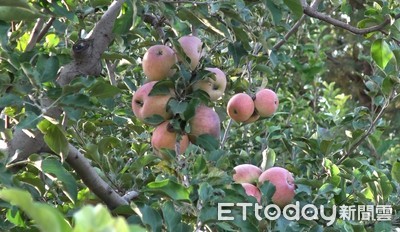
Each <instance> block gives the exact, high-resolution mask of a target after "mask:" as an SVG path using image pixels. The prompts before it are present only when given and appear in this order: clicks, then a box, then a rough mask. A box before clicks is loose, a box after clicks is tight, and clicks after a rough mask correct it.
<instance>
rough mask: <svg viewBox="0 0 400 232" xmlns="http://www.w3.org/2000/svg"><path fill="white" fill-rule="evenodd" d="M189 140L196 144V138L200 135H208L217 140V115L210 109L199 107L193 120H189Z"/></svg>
mask: <svg viewBox="0 0 400 232" xmlns="http://www.w3.org/2000/svg"><path fill="white" fill-rule="evenodd" d="M189 125H190V133H189V139H190V141H191V142H192V143H196V138H197V137H198V136H200V135H202V134H209V135H211V136H213V137H214V138H216V139H217V140H218V139H219V136H220V133H221V126H220V119H219V116H218V114H217V113H216V112H215V111H214V110H213V109H212V108H210V107H207V106H205V105H199V106H198V107H197V108H196V111H195V114H194V116H193V118H191V119H190V120H189Z"/></svg>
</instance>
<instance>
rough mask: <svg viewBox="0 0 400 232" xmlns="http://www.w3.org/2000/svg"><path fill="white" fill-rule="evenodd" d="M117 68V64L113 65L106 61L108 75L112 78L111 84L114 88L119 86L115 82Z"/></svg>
mask: <svg viewBox="0 0 400 232" xmlns="http://www.w3.org/2000/svg"><path fill="white" fill-rule="evenodd" d="M116 67H117V63H111V61H109V60H106V69H107V74H108V76H109V78H110V84H111V85H113V86H116V85H117V82H116V81H115V68H116Z"/></svg>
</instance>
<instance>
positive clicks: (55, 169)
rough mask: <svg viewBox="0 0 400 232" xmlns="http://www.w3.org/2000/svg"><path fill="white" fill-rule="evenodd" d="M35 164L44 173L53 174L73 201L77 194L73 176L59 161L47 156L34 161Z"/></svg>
mask: <svg viewBox="0 0 400 232" xmlns="http://www.w3.org/2000/svg"><path fill="white" fill-rule="evenodd" d="M35 166H36V167H37V168H38V169H39V170H41V171H42V172H44V173H46V174H47V173H51V174H54V175H55V176H56V177H57V179H58V180H59V181H60V183H61V184H62V185H63V186H64V188H65V189H63V191H64V193H65V195H67V197H68V198H69V199H70V200H71V201H72V202H73V203H75V202H76V200H77V196H78V190H77V189H78V186H77V184H76V180H75V178H74V177H73V176H72V175H71V173H69V172H68V171H67V170H66V169H65V168H64V166H63V165H62V164H61V162H60V161H58V160H56V159H54V158H47V159H45V160H42V161H36V162H35Z"/></svg>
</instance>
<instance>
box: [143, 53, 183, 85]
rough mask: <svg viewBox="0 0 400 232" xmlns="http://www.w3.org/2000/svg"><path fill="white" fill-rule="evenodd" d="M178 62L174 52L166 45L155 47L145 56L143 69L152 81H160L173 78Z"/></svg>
mask: <svg viewBox="0 0 400 232" xmlns="http://www.w3.org/2000/svg"><path fill="white" fill-rule="evenodd" d="M176 62H177V58H176V54H175V52H174V50H172V49H171V48H170V47H168V46H166V45H153V46H151V47H150V48H149V49H148V50H147V52H146V53H145V54H144V56H143V61H142V68H143V72H144V74H145V75H146V76H147V78H148V79H149V80H150V81H159V80H162V79H165V78H167V77H170V76H172V75H173V74H174V73H175V71H176V70H175V69H173V66H174V64H175V63H176Z"/></svg>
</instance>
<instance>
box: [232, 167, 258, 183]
mask: <svg viewBox="0 0 400 232" xmlns="http://www.w3.org/2000/svg"><path fill="white" fill-rule="evenodd" d="M233 170H234V174H233V180H234V181H235V182H236V183H255V182H258V177H259V176H260V175H261V173H262V170H261V168H259V167H257V166H255V165H252V164H240V165H238V166H236V167H234V168H233Z"/></svg>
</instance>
